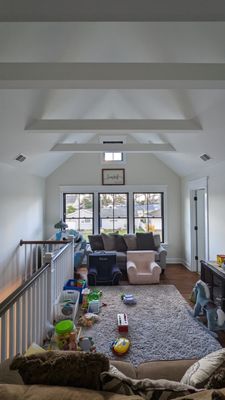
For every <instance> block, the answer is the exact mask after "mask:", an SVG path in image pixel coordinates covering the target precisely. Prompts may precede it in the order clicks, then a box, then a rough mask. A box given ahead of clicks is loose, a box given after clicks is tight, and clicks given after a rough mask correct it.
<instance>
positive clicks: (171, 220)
mask: <svg viewBox="0 0 225 400" xmlns="http://www.w3.org/2000/svg"><path fill="white" fill-rule="evenodd" d="M100 161H101V156H100V154H81V155H78V154H76V155H74V156H73V157H71V158H70V159H69V160H68V161H66V162H65V163H64V164H63V165H62V166H60V167H59V168H58V169H57V170H55V171H54V172H53V173H52V174H51V175H50V176H49V177H48V178H47V180H46V237H49V236H51V235H52V234H53V233H54V232H55V229H54V224H55V223H56V221H58V220H59V217H60V195H59V193H60V191H59V187H60V186H70V185H71V186H88V185H92V186H93V185H98V186H100V185H101V169H102V168H107V167H106V166H105V164H104V165H103V164H101V162H100ZM110 167H111V168H115V165H114V166H112V165H111V166H110V165H109V166H108V168H110ZM122 167H124V168H125V183H126V184H127V185H142V186H143V185H145V184H146V185H167V187H168V188H167V201H168V204H167V210H168V257H169V258H170V259H171V261H173V260H175V259H180V258H182V257H183V254H182V250H181V249H182V243H181V223H180V221H181V216H180V210H181V188H180V183H181V182H180V178H179V177H178V176H177V175H176V174H175V173H174V172H173V171H172V170H170V169H169V168H168V167H167V166H165V164H163V163H162V162H161V161H159V160H158V159H157V158H156V157H155V156H154V155H150V154H142V155H138V154H127V162H126V164H125V165H124V166H122ZM118 168H120V166H118ZM102 188H103V189H104V186H102ZM121 188H122V190H124V191H126V185H125V186H123V187H121Z"/></svg>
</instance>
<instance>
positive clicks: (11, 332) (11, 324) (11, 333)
mask: <svg viewBox="0 0 225 400" xmlns="http://www.w3.org/2000/svg"><path fill="white" fill-rule="evenodd" d="M14 325H15V314H14V305H13V306H12V307H11V308H10V309H9V357H10V358H12V357H13V356H14V355H15V350H14V348H15V329H14Z"/></svg>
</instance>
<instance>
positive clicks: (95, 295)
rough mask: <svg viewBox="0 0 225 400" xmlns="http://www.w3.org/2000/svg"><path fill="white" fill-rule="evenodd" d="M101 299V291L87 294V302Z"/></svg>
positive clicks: (95, 290)
mask: <svg viewBox="0 0 225 400" xmlns="http://www.w3.org/2000/svg"><path fill="white" fill-rule="evenodd" d="M101 297H102V291H101V290H97V289H94V290H92V291H91V292H90V293H89V294H88V301H89V302H90V301H93V300H100V298H101Z"/></svg>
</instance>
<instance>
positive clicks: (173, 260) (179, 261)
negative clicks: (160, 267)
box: [166, 257, 183, 264]
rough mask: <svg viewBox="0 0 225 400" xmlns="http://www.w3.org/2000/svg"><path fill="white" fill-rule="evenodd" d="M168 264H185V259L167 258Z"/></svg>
mask: <svg viewBox="0 0 225 400" xmlns="http://www.w3.org/2000/svg"><path fill="white" fill-rule="evenodd" d="M166 263H167V264H183V259H182V258H176V257H175V258H167V259H166Z"/></svg>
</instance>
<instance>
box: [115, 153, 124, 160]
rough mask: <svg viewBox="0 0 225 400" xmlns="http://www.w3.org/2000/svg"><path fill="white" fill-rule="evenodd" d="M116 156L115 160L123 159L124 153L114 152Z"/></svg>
mask: <svg viewBox="0 0 225 400" xmlns="http://www.w3.org/2000/svg"><path fill="white" fill-rule="evenodd" d="M113 155H114V157H113V159H114V161H122V160H123V157H122V153H113Z"/></svg>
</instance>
